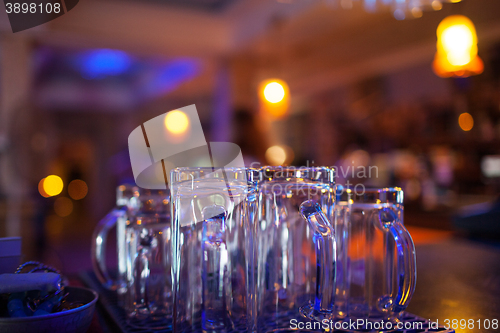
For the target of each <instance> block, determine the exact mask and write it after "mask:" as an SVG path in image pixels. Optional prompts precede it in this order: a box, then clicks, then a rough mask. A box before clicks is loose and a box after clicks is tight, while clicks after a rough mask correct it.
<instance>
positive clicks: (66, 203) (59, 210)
mask: <svg viewBox="0 0 500 333" xmlns="http://www.w3.org/2000/svg"><path fill="white" fill-rule="evenodd" d="M54 211H55V213H56V214H57V215H58V216H60V217H66V216H68V215H69V214H71V213H72V212H73V202H72V201H71V199H70V198H67V197H59V198H57V199H56V202H54Z"/></svg>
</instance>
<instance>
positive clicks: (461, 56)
mask: <svg viewBox="0 0 500 333" xmlns="http://www.w3.org/2000/svg"><path fill="white" fill-rule="evenodd" d="M433 68H434V72H435V73H436V74H437V75H438V76H440V77H452V76H454V77H467V76H471V75H477V74H481V73H482V72H483V69H484V64H483V61H482V60H481V58H479V56H478V55H477V35H476V29H475V28H474V24H473V23H472V21H471V20H469V19H468V18H467V17H465V16H462V15H452V16H448V17H446V18H445V19H444V20H442V21H441V23H440V24H439V26H438V28H437V52H436V56H435V57H434V63H433Z"/></svg>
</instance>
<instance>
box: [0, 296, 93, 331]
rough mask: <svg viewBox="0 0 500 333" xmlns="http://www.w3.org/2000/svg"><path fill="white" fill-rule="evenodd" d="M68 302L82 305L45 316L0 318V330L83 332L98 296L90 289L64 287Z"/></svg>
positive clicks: (90, 317) (90, 319) (88, 325)
mask: <svg viewBox="0 0 500 333" xmlns="http://www.w3.org/2000/svg"><path fill="white" fill-rule="evenodd" d="M65 290H66V292H68V293H69V294H68V297H67V300H68V302H79V303H83V304H84V305H82V306H80V307H78V308H75V309H71V310H67V311H63V312H56V313H51V314H48V315H45V316H37V317H23V318H0V332H6V333H7V332H8V333H85V332H87V330H88V329H89V327H90V324H91V323H92V317H93V316H94V310H95V304H96V302H97V299H98V298H99V296H98V295H97V293H96V292H95V291H93V290H91V289H87V288H80V287H66V288H65Z"/></svg>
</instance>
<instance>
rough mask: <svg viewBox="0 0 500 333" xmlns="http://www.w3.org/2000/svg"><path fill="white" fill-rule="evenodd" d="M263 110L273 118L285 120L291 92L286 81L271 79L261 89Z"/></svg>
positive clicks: (264, 82) (263, 83)
mask: <svg viewBox="0 0 500 333" xmlns="http://www.w3.org/2000/svg"><path fill="white" fill-rule="evenodd" d="M259 94H260V101H261V108H262V110H263V111H264V113H265V114H267V115H269V116H271V117H272V118H278V119H279V118H283V117H284V116H285V115H286V114H287V113H288V107H289V99H290V92H289V90H288V85H287V84H286V82H285V81H283V80H279V79H269V80H264V81H263V82H261V84H260V87H259Z"/></svg>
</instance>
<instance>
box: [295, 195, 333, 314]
mask: <svg viewBox="0 0 500 333" xmlns="http://www.w3.org/2000/svg"><path fill="white" fill-rule="evenodd" d="M300 214H301V215H302V217H303V218H304V219H305V220H306V221H307V222H308V224H309V227H310V228H311V230H312V231H313V233H314V236H313V239H314V243H315V244H314V245H315V249H316V262H317V270H316V274H317V277H316V291H315V299H314V304H307V305H305V306H303V307H301V308H300V312H301V314H302V315H303V316H305V317H307V318H309V319H315V320H318V321H321V322H322V321H323V320H324V319H331V318H332V317H333V315H334V312H333V310H334V304H335V276H336V274H335V273H336V260H337V257H336V249H337V245H336V240H335V231H334V229H333V227H332V225H331V223H330V221H329V220H328V218H327V217H326V215H325V213H323V211H322V210H321V206H320V205H319V204H318V203H317V202H315V201H313V200H308V201H305V202H303V203H302V204H301V205H300Z"/></svg>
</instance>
